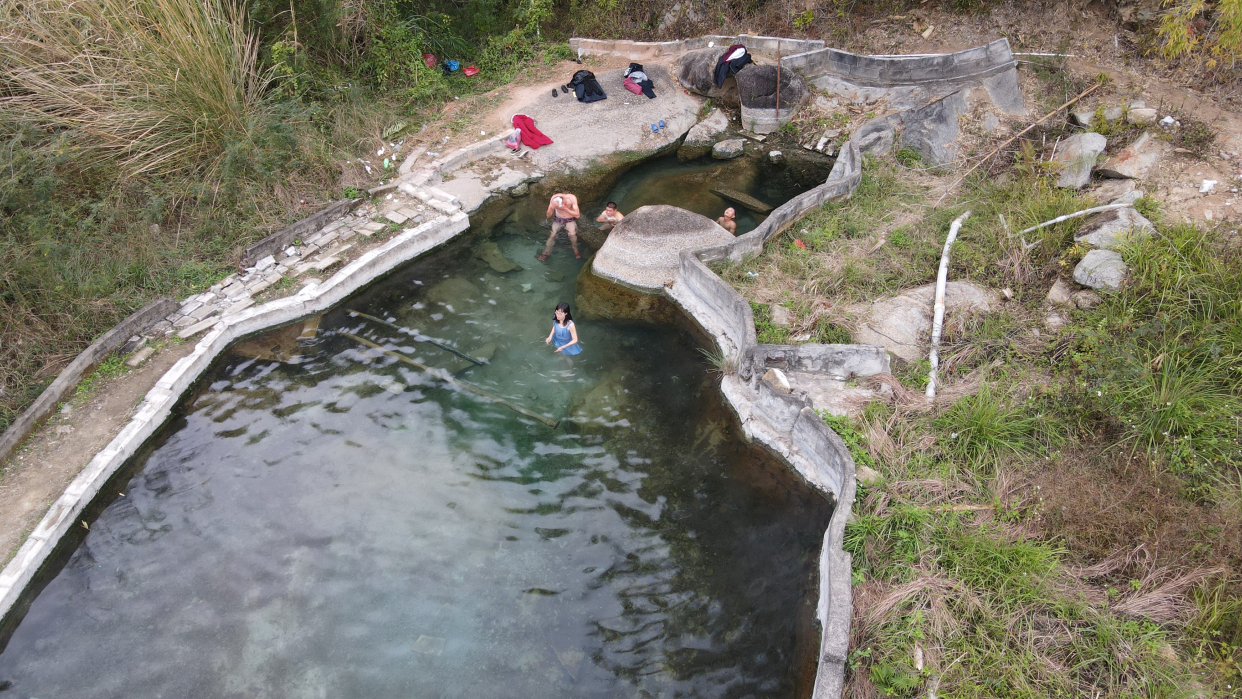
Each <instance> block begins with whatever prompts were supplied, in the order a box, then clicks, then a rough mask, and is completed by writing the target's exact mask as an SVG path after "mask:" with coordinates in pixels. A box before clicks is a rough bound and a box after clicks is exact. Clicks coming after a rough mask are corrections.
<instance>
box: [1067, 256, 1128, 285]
mask: <svg viewBox="0 0 1242 699" xmlns="http://www.w3.org/2000/svg"><path fill="white" fill-rule="evenodd" d="M1128 271H1129V270H1128V268H1127V267H1126V263H1125V262H1123V261H1122V260H1121V253H1119V252H1116V251H1114V250H1092V251H1091V252H1089V253H1087V254H1086V255H1083V258H1082V261H1081V262H1079V263H1078V266H1077V267H1075V268H1074V281H1076V282H1078V283H1079V284H1082V285H1083V286H1089V287H1091V288H1092V289H1095V290H1097V291H1103V292H1104V293H1106V294H1111V293H1113V292H1115V291H1119V290H1120V289H1121V285H1122V284H1124V283H1125V281H1126V272H1128Z"/></svg>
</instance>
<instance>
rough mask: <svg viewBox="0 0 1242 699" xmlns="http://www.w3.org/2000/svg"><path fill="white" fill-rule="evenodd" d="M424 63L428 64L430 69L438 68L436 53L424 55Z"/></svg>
mask: <svg viewBox="0 0 1242 699" xmlns="http://www.w3.org/2000/svg"><path fill="white" fill-rule="evenodd" d="M423 63H424V64H426V65H427V67H428V68H435V67H436V55H435V54H434V53H424V54H423Z"/></svg>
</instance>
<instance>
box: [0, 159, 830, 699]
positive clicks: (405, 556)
mask: <svg viewBox="0 0 1242 699" xmlns="http://www.w3.org/2000/svg"><path fill="white" fill-rule="evenodd" d="M624 184H625V181H624V180H622V182H620V183H619V184H618V188H620V187H621V186H622V185H624ZM631 191H632V190H631ZM624 195H625V193H622V196H624ZM617 198H619V197H617ZM645 203H654V202H645ZM773 203H779V202H773ZM491 233H492V236H491V237H490V238H488V239H484V238H483V237H482V236H479V237H475V238H471V239H468V240H462V241H459V242H458V243H456V244H453V245H450V246H449V247H448V248H446V249H443V250H441V251H439V252H437V253H435V254H433V255H431V256H429V257H427V258H424V259H422V260H419V261H417V262H414V263H411V264H410V265H409V266H407V267H405V268H403V269H402V270H401V271H400V272H399V273H397V274H395V275H393V276H392V277H390V278H388V279H387V280H385V281H383V282H382V283H381V284H379V285H377V286H375V287H373V288H372V289H370V290H368V291H367V292H365V293H363V294H360V295H359V296H358V297H356V298H355V299H353V300H351V301H350V302H348V303H346V304H345V307H344V308H342V309H338V310H336V311H334V312H332V313H329V314H327V315H326V316H324V317H323V319H322V322H321V323H320V325H319V328H318V331H317V332H316V333H315V334H314V336H313V337H309V335H310V333H308V334H307V339H300V340H299V339H297V332H298V331H299V330H300V328H299V327H297V326H295V327H294V328H293V329H292V330H291V331H290V330H284V331H279V330H278V331H275V332H273V333H271V334H269V335H267V336H264V337H262V338H257V339H255V340H249V341H246V342H244V343H241V344H240V345H238V346H237V348H236V349H235V351H234V352H233V353H231V354H228V355H226V356H224V357H222V358H221V359H220V360H219V361H218V362H217V363H216V364H215V366H214V367H213V369H212V370H211V371H210V372H209V374H208V375H207V377H206V378H205V379H204V380H203V381H202V382H200V384H199V385H198V386H197V388H196V389H195V390H194V391H193V393H192V394H191V395H190V396H188V397H187V398H186V399H185V400H184V401H183V402H182V408H181V411H180V413H179V415H178V417H177V419H175V420H174V421H172V423H171V424H170V425H168V427H167V428H166V429H165V430H164V432H163V433H162V435H161V436H160V438H159V439H158V440H157V441H156V443H154V444H153V445H151V447H150V448H148V449H147V450H146V451H145V453H144V454H143V456H142V457H141V458H140V459H138V460H137V461H136V462H135V463H134V464H132V465H131V467H130V471H129V474H131V475H132V477H131V478H130V479H129V480H128V482H126V483H125V484H124V485H123V491H122V492H120V493H119V495H118V494H112V495H113V496H114V497H115V499H114V500H113V502H111V504H109V505H108V506H107V507H106V508H105V509H104V510H103V511H102V513H101V514H100V516H99V517H98V518H97V519H96V520H95V521H94V522H93V523H92V524H91V527H90V531H89V533H87V534H86V536H85V539H84V541H83V543H82V544H81V546H80V547H78V549H77V550H76V551H75V552H73V553H72V555H71V556H70V557H69V558H68V560H67V562H66V563H65V564H64V567H63V569H62V570H61V572H60V573H59V574H58V575H56V576H55V578H54V579H52V580H51V582H50V583H49V584H48V585H47V587H46V588H45V589H44V590H43V591H42V593H41V594H39V596H38V597H37V598H36V599H35V600H34V601H33V603H32V606H31V607H30V610H29V612H28V614H27V615H26V616H25V618H24V619H23V620H22V622H21V623H20V624H19V626H18V627H17V629H16V630H15V632H14V633H13V636H12V638H11V639H10V641H9V643H8V645H7V647H5V648H4V650H3V653H0V684H2V683H5V682H7V683H10V688H9V689H8V690H7V691H4V692H3V696H4V697H10V696H11V697H22V698H26V697H37V698H40V699H49V698H55V697H100V698H103V697H168V698H174V697H176V698H181V697H281V698H283V697H298V698H301V697H323V698H329V697H359V698H368V699H370V698H376V697H398V696H400V697H410V696H414V697H469V698H471V699H474V698H477V697H536V696H557V697H605V696H606V697H657V696H667V697H673V696H697V697H733V696H737V697H742V696H773V697H788V696H795V695H798V694H804V695H806V694H809V688H810V682H811V680H812V678H813V677H814V673H815V663H816V651H817V648H818V642H819V632H818V629H817V628H816V626H815V623H814V612H815V602H816V594H817V580H816V572H815V571H816V566H817V561H818V555H819V550H820V545H821V542H822V537H823V532H824V528H825V526H826V525H827V522H828V517H829V515H830V514H831V507H830V505H829V503H828V501H827V500H826V499H825V498H823V497H821V496H819V495H818V494H817V493H815V492H813V491H812V490H810V489H809V488H807V487H806V486H804V485H803V484H802V483H801V482H800V481H799V480H798V479H797V478H796V477H795V476H794V475H793V474H792V473H791V472H790V471H789V470H788V469H787V468H786V467H785V466H783V465H782V464H780V463H778V462H776V461H775V460H774V459H772V458H770V457H769V456H767V455H766V453H765V452H763V451H762V450H760V449H756V448H752V447H749V446H747V445H745V444H743V443H742V442H741V441H740V440H739V438H738V435H737V434H736V433H735V431H734V429H733V426H732V421H731V418H730V416H729V415H728V414H727V412H726V411H725V409H724V408H723V405H722V403H721V399H720V397H719V391H718V389H717V387H716V385H717V383H718V380H717V379H716V377H715V376H714V375H713V374H711V373H710V372H709V368H710V366H709V365H708V363H707V362H706V361H705V360H704V359H703V357H702V356H701V355H700V354H699V352H697V348H698V347H699V346H700V345H699V342H698V341H697V340H696V339H695V337H693V336H692V334H691V333H690V332H688V331H685V330H679V329H677V328H671V327H665V328H654V327H649V326H644V325H625V324H619V323H610V322H599V321H587V320H579V322H578V326H579V334H580V336H581V339H582V344H583V346H584V348H585V351H584V352H583V354H581V355H579V356H578V357H576V358H574V360H573V361H572V362H570V361H569V360H568V359H566V358H563V357H560V356H559V355H554V354H553V353H552V351H551V349H550V348H549V347H548V346H546V345H544V344H543V338H544V337H545V336H546V335H547V334H548V331H549V329H550V327H551V312H552V307H553V306H554V305H555V303H556V302H558V301H562V300H566V301H572V298H573V290H574V278H575V276H576V274H577V273H578V271H579V269H580V265H581V264H582V262H579V261H576V260H574V259H573V258H572V257H571V256H570V255H569V254H568V252H567V246H565V245H564V244H563V243H562V245H561V247H558V249H557V252H556V253H554V255H553V257H552V258H551V260H550V261H549V263H548V264H547V265H544V264H541V263H538V262H537V261H535V259H534V258H535V254H536V253H537V252H538V251H539V248H540V247H541V243H542V238H543V236H544V235H546V231H545V230H544V229H542V228H540V227H539V226H538V225H536V224H535V223H534V222H530V221H526V222H522V221H509V222H507V223H504V224H501V226H500V227H499V228H498V229H497V230H496V231H493V232H491ZM491 244H495V245H497V246H498V250H499V251H500V252H501V253H502V254H503V255H505V256H506V257H508V258H509V259H510V260H513V261H515V262H517V263H518V264H520V265H522V266H523V267H524V268H525V269H523V270H518V271H511V272H508V273H505V274H500V273H497V272H495V271H493V270H492V268H491V267H490V266H489V265H488V264H487V262H485V261H484V260H483V259H481V258H480V257H479V256H478V254H484V253H487V252H488V251H489V250H490V248H489V247H487V246H489V245H491ZM347 308H355V309H357V310H359V311H363V312H365V313H368V314H371V315H375V316H379V317H382V318H385V319H388V320H391V321H392V322H394V323H396V324H398V325H401V326H406V327H416V328H418V329H420V330H421V331H422V332H424V333H426V334H427V335H429V336H432V337H435V338H438V339H440V340H442V341H444V342H446V343H449V344H452V345H453V346H455V347H457V348H459V349H461V350H465V351H467V352H475V353H480V354H490V355H491V363H490V364H488V365H486V366H474V367H471V368H466V369H462V370H460V372H459V373H457V374H456V376H458V377H459V378H460V379H461V380H463V381H468V382H471V383H473V384H475V385H476V386H479V387H481V388H483V389H485V390H487V391H489V392H492V393H494V394H497V395H499V396H502V397H504V398H505V399H507V400H509V401H511V402H513V403H515V404H518V405H521V406H523V407H525V408H528V409H530V410H532V411H534V412H537V413H540V414H543V415H547V416H549V417H552V418H554V419H561V418H567V419H564V420H563V421H562V422H561V424H560V426H559V427H557V428H555V429H553V428H550V427H548V426H546V425H544V424H542V423H540V422H537V421H535V420H532V419H529V418H527V417H523V416H521V415H519V414H517V413H515V412H513V411H511V410H509V409H507V408H505V407H503V406H500V405H497V404H495V403H492V402H488V401H485V400H482V399H480V398H479V397H478V396H476V395H474V394H472V393H469V392H465V391H462V390H460V389H455V388H452V387H449V386H446V384H444V383H442V382H440V381H438V380H434V379H431V378H429V377H428V376H427V375H426V374H425V373H423V372H421V371H419V370H417V369H414V368H413V367H410V366H407V365H404V364H401V363H399V362H397V361H395V360H393V359H391V358H389V357H386V356H383V355H381V354H380V353H378V352H377V351H375V350H371V349H367V348H364V347H362V346H360V345H359V344H357V343H356V342H354V341H353V340H351V339H349V338H347V337H345V336H344V335H342V334H341V333H342V331H345V332H351V333H355V334H357V335H360V336H362V337H365V338H367V339H370V340H372V341H374V342H378V343H380V344H382V345H383V346H385V347H386V348H389V349H392V350H396V351H399V352H404V353H406V354H408V355H409V356H410V357H412V358H415V359H417V360H419V361H422V362H424V363H427V364H431V365H434V366H439V367H444V368H448V369H460V366H459V363H458V361H457V360H456V359H455V358H454V357H453V356H452V355H450V354H448V353H446V352H444V351H442V350H440V349H438V348H436V347H434V346H431V345H429V344H426V343H419V342H415V341H413V340H412V339H410V338H409V337H406V336H403V335H401V334H400V333H398V332H396V331H393V330H391V329H390V328H387V327H384V326H382V325H378V324H375V323H373V322H371V321H367V320H364V319H361V318H357V317H351V316H350V315H349V314H348V313H347V311H346V309H347ZM281 360H283V361H281Z"/></svg>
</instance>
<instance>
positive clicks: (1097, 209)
mask: <svg viewBox="0 0 1242 699" xmlns="http://www.w3.org/2000/svg"><path fill="white" fill-rule="evenodd" d="M1127 206H1134V204H1106V205H1104V206H1093V207H1091V208H1090V209H1083V210H1082V211H1075V212H1074V213H1072V214H1065V215H1064V216H1057V217H1056V218H1054V219H1052V220H1051V221H1044V222H1043V223H1039V224H1036V225H1034V226H1031V227H1030V228H1023V229H1022V230H1020V231H1018V235H1026V234H1027V233H1030V232H1031V231H1037V230H1039V229H1040V228H1047V227H1048V226H1051V225H1053V224H1057V223H1060V222H1062V221H1068V220H1070V219H1071V218H1078V217H1079V216H1086V215H1087V214H1098V213H1099V212H1101V211H1110V210H1112V209H1124V208H1126V207H1127Z"/></svg>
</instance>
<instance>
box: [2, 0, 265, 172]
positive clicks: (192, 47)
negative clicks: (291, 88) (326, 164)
mask: <svg viewBox="0 0 1242 699" xmlns="http://www.w3.org/2000/svg"><path fill="white" fill-rule="evenodd" d="M0 25H3V26H4V29H3V33H2V34H0V74H3V75H5V76H6V77H5V79H4V80H5V84H6V88H7V89H6V90H4V91H3V92H0V109H3V110H4V111H8V112H9V114H10V115H12V116H13V117H14V118H15V119H18V120H22V121H27V122H30V123H34V124H37V125H39V126H40V127H42V128H46V129H53V130H66V131H71V132H72V133H74V135H75V138H74V147H75V148H76V149H77V150H78V151H79V153H80V156H81V157H82V158H84V159H87V160H91V161H99V160H107V161H114V162H116V163H118V164H119V165H120V166H121V167H122V168H123V169H124V170H125V171H126V172H127V173H128V174H130V175H136V174H140V173H147V172H164V173H167V172H182V173H184V172H203V171H212V170H214V169H215V168H217V167H218V166H219V165H220V164H221V159H222V156H223V153H224V151H225V148H226V146H227V145H228V144H236V143H244V142H247V141H249V140H250V139H251V137H252V130H253V129H254V128H255V126H256V124H258V123H260V122H261V121H262V119H259V118H258V117H259V116H260V114H261V112H262V110H263V103H262V98H263V92H264V89H265V88H266V86H267V84H268V81H269V78H270V76H269V74H268V73H265V72H263V71H260V70H259V67H258V43H257V41H256V39H255V37H254V35H253V34H251V33H250V32H249V31H248V30H247V25H246V17H245V15H244V13H243V12H242V11H241V10H240V9H238V7H237V6H234V5H230V4H225V2H223V0H203V1H202V2H186V1H184V0H135V1H133V2H126V1H124V0H97V1H96V2H89V3H77V2H72V1H71V0H48V2H43V3H38V4H36V5H33V6H32V5H27V4H25V3H19V2H16V1H15V0H3V3H2V4H0Z"/></svg>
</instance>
